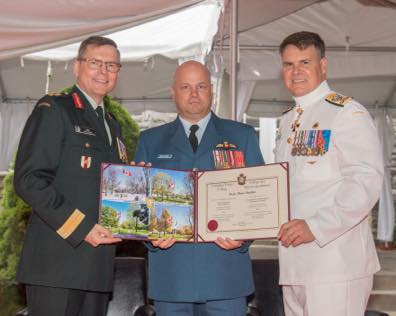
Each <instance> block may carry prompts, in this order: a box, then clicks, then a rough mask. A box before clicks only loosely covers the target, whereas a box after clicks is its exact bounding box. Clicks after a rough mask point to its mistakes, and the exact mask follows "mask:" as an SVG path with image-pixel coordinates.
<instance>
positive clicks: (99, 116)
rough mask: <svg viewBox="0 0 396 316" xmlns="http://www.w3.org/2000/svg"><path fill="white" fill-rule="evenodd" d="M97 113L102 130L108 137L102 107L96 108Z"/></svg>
mask: <svg viewBox="0 0 396 316" xmlns="http://www.w3.org/2000/svg"><path fill="white" fill-rule="evenodd" d="M95 112H96V113H98V120H99V125H100V127H101V128H102V131H103V132H104V133H105V135H106V136H107V130H106V127H105V122H104V114H103V108H102V107H101V106H98V107H96V109H95Z"/></svg>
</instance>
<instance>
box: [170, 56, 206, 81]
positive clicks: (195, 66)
mask: <svg viewBox="0 0 396 316" xmlns="http://www.w3.org/2000/svg"><path fill="white" fill-rule="evenodd" d="M186 72H187V73H189V72H196V73H202V75H203V76H204V77H206V80H207V82H209V83H211V79H210V72H209V69H208V68H207V67H206V66H204V65H202V64H201V63H200V62H197V61H195V60H189V61H186V62H185V63H183V64H181V65H180V66H178V67H177V68H176V71H175V74H174V75H173V84H175V83H176V82H177V81H178V80H179V79H180V77H182V78H183V76H184V75H185V73H186Z"/></svg>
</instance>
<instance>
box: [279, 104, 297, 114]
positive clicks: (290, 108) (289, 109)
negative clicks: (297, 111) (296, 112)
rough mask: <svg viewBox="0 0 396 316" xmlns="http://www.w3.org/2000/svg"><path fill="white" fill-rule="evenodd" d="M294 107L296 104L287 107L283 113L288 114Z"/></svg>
mask: <svg viewBox="0 0 396 316" xmlns="http://www.w3.org/2000/svg"><path fill="white" fill-rule="evenodd" d="M294 107H295V105H293V106H291V107H289V108H288V109H286V110H285V111H283V112H282V114H286V113H287V112H290V111H291V110H293V108H294Z"/></svg>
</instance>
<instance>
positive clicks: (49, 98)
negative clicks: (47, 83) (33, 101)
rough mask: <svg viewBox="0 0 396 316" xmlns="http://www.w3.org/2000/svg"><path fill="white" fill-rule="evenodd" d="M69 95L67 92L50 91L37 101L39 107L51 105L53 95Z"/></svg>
mask: <svg viewBox="0 0 396 316" xmlns="http://www.w3.org/2000/svg"><path fill="white" fill-rule="evenodd" d="M66 96H68V95H67V93H55V92H54V93H48V94H46V95H45V96H43V97H42V98H41V99H40V100H39V101H38V102H37V107H42V106H45V107H51V105H52V104H53V100H54V98H53V97H66Z"/></svg>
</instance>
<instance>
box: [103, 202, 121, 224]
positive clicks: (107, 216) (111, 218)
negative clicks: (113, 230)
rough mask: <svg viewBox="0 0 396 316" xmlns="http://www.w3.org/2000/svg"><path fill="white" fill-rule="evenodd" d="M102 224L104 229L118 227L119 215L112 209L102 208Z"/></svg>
mask: <svg viewBox="0 0 396 316" xmlns="http://www.w3.org/2000/svg"><path fill="white" fill-rule="evenodd" d="M100 220H101V224H102V225H103V226H104V227H118V214H117V211H116V210H115V209H114V208H112V207H110V206H104V207H102V214H101V216H100Z"/></svg>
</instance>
